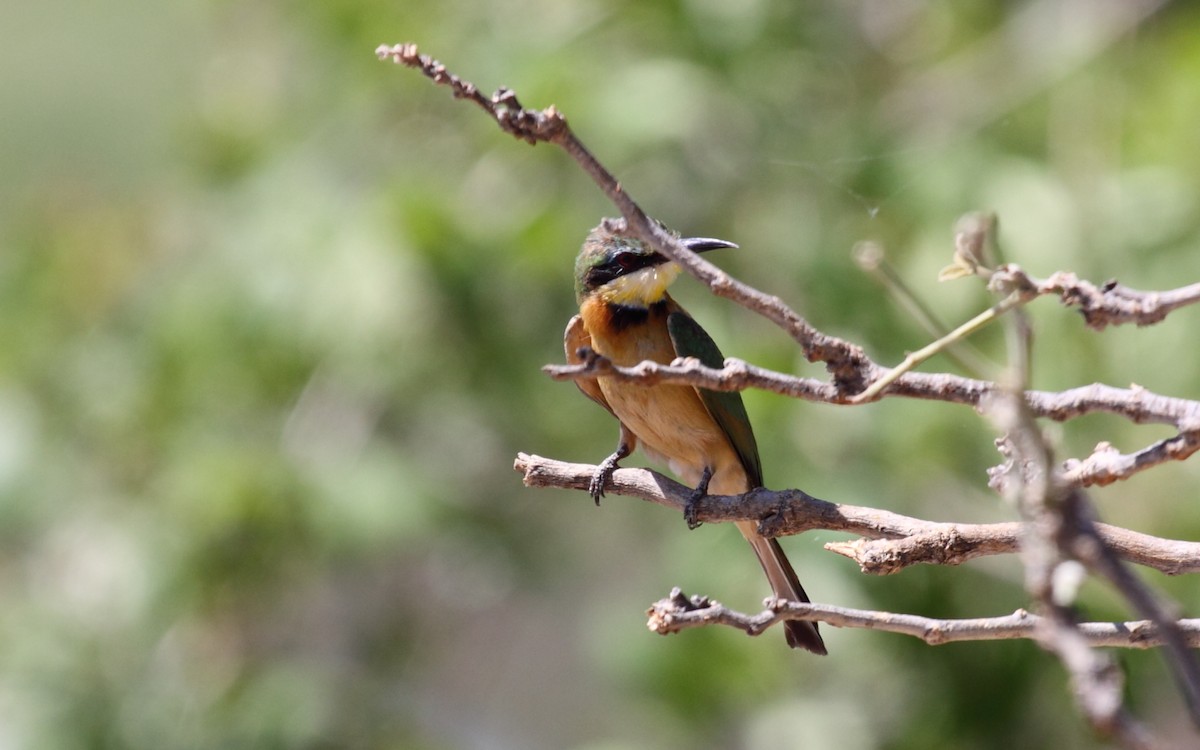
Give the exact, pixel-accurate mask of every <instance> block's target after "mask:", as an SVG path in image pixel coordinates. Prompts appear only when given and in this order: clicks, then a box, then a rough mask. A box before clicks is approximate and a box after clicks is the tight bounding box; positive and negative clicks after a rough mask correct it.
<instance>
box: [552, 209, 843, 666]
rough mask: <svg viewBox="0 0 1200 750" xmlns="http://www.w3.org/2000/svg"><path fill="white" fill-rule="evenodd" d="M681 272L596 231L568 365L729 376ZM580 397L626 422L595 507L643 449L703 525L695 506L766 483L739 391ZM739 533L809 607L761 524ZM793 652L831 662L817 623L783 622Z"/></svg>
mask: <svg viewBox="0 0 1200 750" xmlns="http://www.w3.org/2000/svg"><path fill="white" fill-rule="evenodd" d="M682 242H683V244H684V245H685V246H687V247H688V248H690V249H691V250H693V251H695V252H704V251H707V250H716V249H718V248H728V247H737V245H734V244H733V243H732V242H725V241H724V240H715V239H708V238H692V239H684V240H682ZM680 270H681V269H680V267H679V265H678V264H676V263H674V262H672V261H669V260H668V259H667V258H666V257H665V256H663V255H661V254H660V253H657V252H655V251H654V250H652V249H650V248H648V247H646V246H645V245H644V244H643V243H642V242H641V241H640V240H638V239H636V238H634V237H632V236H630V235H626V234H623V233H622V232H621V231H620V229H619V228H618V227H617V225H616V224H609V223H607V222H604V223H601V224H600V226H598V227H596V228H595V229H593V230H592V232H591V233H590V234H589V235H588V238H587V240H586V241H585V242H584V243H583V249H582V250H581V251H580V253H579V257H578V259H577V260H576V261H575V296H576V298H577V300H578V302H579V314H578V315H576V316H574V317H573V318H571V322H570V323H568V324H567V331H566V336H565V340H564V342H563V343H564V346H565V348H566V354H567V360H568V361H569V362H573V363H576V362H583V361H586V360H587V359H588V357H589V356H591V355H590V352H595V353H596V354H600V355H603V356H604V357H606V358H608V359H609V360H611V361H612V362H613V364H617V365H626V366H628V365H635V364H637V363H639V362H641V361H643V360H652V361H655V362H661V363H664V364H669V363H670V362H672V361H674V360H676V359H678V358H681V357H694V358H696V359H698V360H699V361H700V362H702V363H703V364H705V365H707V366H709V367H722V366H723V365H724V357H723V356H722V355H721V351H720V350H719V349H718V348H717V345H716V344H715V343H714V342H713V340H712V338H711V337H710V336H709V335H708V333H706V332H705V330H704V329H703V328H701V327H700V325H699V324H698V323H697V322H696V321H695V320H694V319H692V317H691V316H690V315H688V314H687V312H685V311H684V309H683V308H682V307H680V306H679V304H678V303H677V302H675V300H673V299H671V296H670V295H669V294H667V287H668V286H669V285H670V284H671V282H673V281H674V280H675V278H676V277H677V276H678V275H679V272H680ZM576 383H577V384H578V386H579V389H580V390H582V391H583V393H584V394H585V395H586V396H588V398H590V399H592V400H593V401H595V402H596V403H598V404H600V405H601V406H603V407H604V408H605V409H608V411H609V412H611V413H612V414H613V416H615V417H616V418H617V420H618V421H619V422H620V425H621V434H620V440H619V442H618V444H617V450H616V452H614V453H613V454H612V455H611V456H609V457H608V458H607V459H605V460H604V461H603V462H602V463H601V464H600V467H599V469H598V470H597V472H596V475H595V476H594V477H593V479H592V483H591V493H592V497H593V498H595V500H596V502H597V503H599V502H600V498H601V496H603V494H604V484H605V482H606V481H607V480H608V478H609V477H610V476H611V475H612V472H613V471H615V470H616V468H617V464H618V463H619V462H620V461H621V459H623V458H625V457H626V456H628V455H629V454H630V453H632V452H633V450H634V449H635V448H636V447H637V446H638V445H639V444H640V445H641V447H642V450H643V452H644V453H645V454H646V455H647V456H649V457H650V458H651V460H654V461H658V462H661V463H664V464H666V465H667V466H669V467H670V469H671V471H673V472H674V473H675V474H676V475H678V476H679V477H680V479H682V480H683V481H684V482H686V483H687V484H688V485H690V486H692V487H694V488H695V491H694V493H693V495H692V498H691V502H689V504H688V508H687V510H685V517H686V518H687V520H688V525H689V526H690V527H694V526H696V525H697V524H696V522H695V519H694V512H695V510H694V504H695V501H696V500H698V499H699V498H701V497H703V496H704V495H705V493H707V492H710V491H711V492H712V493H713V494H718V495H739V494H742V493H744V492H748V491H749V490H751V489H754V488H756V487H761V486H762V483H763V478H762V466H761V463H760V461H759V457H758V445H757V443H756V442H755V440H754V431H753V429H751V427H750V419H749V417H748V416H747V414H746V408H745V406H744V405H743V404H742V397H741V394H739V393H737V392H736V391H710V390H706V389H703V388H693V387H692V386H688V385H652V386H645V385H639V384H635V383H621V382H618V381H616V380H614V379H612V378H609V377H599V378H596V379H594V380H577V381H576ZM737 527H738V530H740V531H741V532H742V535H743V536H745V537H746V539H747V540H748V541H749V542H750V546H751V547H753V548H754V553H755V554H756V555H757V556H758V561H759V563H761V564H762V568H763V570H764V571H765V572H766V574H767V580H769V581H770V583H771V588H772V590H773V591H774V593H775V596H776V597H777V598H779V599H786V600H789V601H799V602H807V601H808V600H809V599H808V596H807V595H806V594H805V593H804V589H803V588H802V587H801V586H800V581H799V580H798V579H797V578H796V572H795V571H794V570H793V569H792V566H791V563H789V562H788V559H787V557H786V556H784V554H783V549H782V548H781V547H780V546H779V542H777V541H776V540H774V539H770V538H767V537H764V536H761V535H759V533H758V530H757V524H755V523H754V522H753V521H743V522H739V523H738V524H737ZM785 633H786V635H787V642H788V645H789V646H791V647H793V648H797V647H798V648H804V649H808V650H809V651H812V652H813V653H817V654H824V653H826V651H825V643H824V642H823V641H822V640H821V635H820V633H819V632H818V631H817V626H816V623H810V622H801V621H798V620H792V621H789V622H787V623H786V625H785Z"/></svg>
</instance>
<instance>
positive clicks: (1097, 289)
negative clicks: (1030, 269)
mask: <svg viewBox="0 0 1200 750" xmlns="http://www.w3.org/2000/svg"><path fill="white" fill-rule="evenodd" d="M993 278H994V280H1002V281H1004V282H1005V283H1009V284H1014V285H1018V286H1022V287H1025V288H1029V289H1032V290H1033V291H1034V293H1036V294H1038V295H1051V296H1057V297H1058V298H1059V300H1060V301H1061V302H1062V303H1063V305H1065V306H1067V307H1076V308H1079V312H1080V313H1082V314H1083V319H1084V320H1085V321H1086V322H1087V325H1088V326H1089V327H1091V328H1094V329H1096V330H1097V331H1102V330H1104V328H1105V326H1116V325H1122V324H1125V323H1134V324H1135V325H1139V326H1148V325H1151V324H1153V323H1158V322H1159V321H1161V320H1163V319H1164V318H1166V317H1167V315H1168V314H1169V313H1171V312H1172V311H1174V310H1178V309H1179V308H1181V307H1186V306H1188V305H1194V304H1196V303H1197V302H1200V283H1197V284H1190V285H1188V286H1184V287H1180V288H1178V289H1171V290H1169V291H1162V292H1142V291H1138V290H1136V289H1131V288H1129V287H1127V286H1123V285H1121V284H1118V283H1117V282H1116V281H1107V282H1105V283H1104V284H1101V285H1096V284H1093V283H1092V282H1090V281H1086V280H1083V279H1080V278H1079V277H1078V276H1076V275H1075V274H1073V273H1070V272H1067V271H1059V272H1057V273H1054V274H1052V275H1051V276H1050V278H1048V279H1038V278H1035V277H1033V276H1030V275H1028V274H1026V273H1025V271H1023V270H1022V269H1021V267H1020V266H1017V265H1015V264H1008V265H1005V266H1001V267H1000V268H999V269H997V270H996V272H995V276H994V277H993Z"/></svg>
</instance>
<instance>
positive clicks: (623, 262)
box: [615, 253, 638, 271]
mask: <svg viewBox="0 0 1200 750" xmlns="http://www.w3.org/2000/svg"><path fill="white" fill-rule="evenodd" d="M615 260H616V261H617V265H618V266H620V267H621V268H623V269H625V270H626V271H628V270H629V269H631V268H633V267H634V266H636V265H637V262H638V259H637V256H636V255H634V254H633V253H617V257H616V258H615Z"/></svg>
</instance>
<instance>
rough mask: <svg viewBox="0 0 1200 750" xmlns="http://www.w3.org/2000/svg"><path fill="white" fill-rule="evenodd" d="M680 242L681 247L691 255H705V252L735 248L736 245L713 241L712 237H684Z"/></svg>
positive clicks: (723, 241)
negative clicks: (690, 252)
mask: <svg viewBox="0 0 1200 750" xmlns="http://www.w3.org/2000/svg"><path fill="white" fill-rule="evenodd" d="M680 242H682V243H683V246H684V247H686V248H687V249H688V250H691V251H692V252H693V253H705V252H708V251H709V250H720V249H722V248H726V247H737V245H735V244H734V243H732V242H726V241H725V240H715V239H713V238H712V237H685V238H683V239H682V240H680Z"/></svg>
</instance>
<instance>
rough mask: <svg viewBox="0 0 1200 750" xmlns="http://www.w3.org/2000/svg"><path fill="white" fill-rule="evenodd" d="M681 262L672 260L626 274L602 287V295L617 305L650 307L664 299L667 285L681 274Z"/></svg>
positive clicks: (607, 300)
mask: <svg viewBox="0 0 1200 750" xmlns="http://www.w3.org/2000/svg"><path fill="white" fill-rule="evenodd" d="M679 271H680V268H679V264H678V263H672V262H670V261H668V262H666V263H662V264H660V265H657V266H651V267H650V268H643V269H641V270H640V271H634V272H633V273H630V274H626V275H625V276H621V277H618V278H616V279H613V280H612V281H610V282H608V283H607V284H605V285H604V286H603V287H601V288H600V290H599V291H600V297H601V298H602V299H603V300H604V301H605V302H609V303H612V304H615V305H625V306H627V307H649V306H650V305H653V304H654V303H655V302H659V301H661V300H662V298H663V297H664V296H666V294H667V287H669V286H670V285H671V282H673V281H675V279H676V278H678V276H679Z"/></svg>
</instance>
